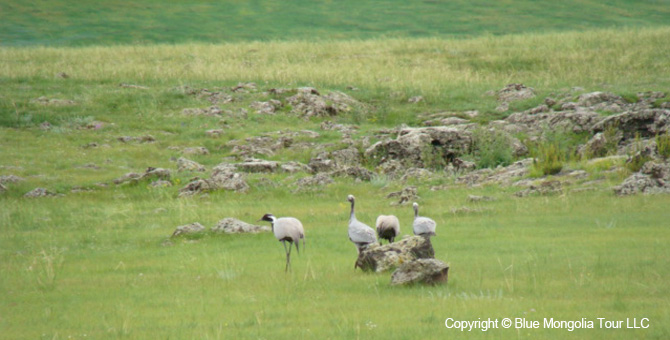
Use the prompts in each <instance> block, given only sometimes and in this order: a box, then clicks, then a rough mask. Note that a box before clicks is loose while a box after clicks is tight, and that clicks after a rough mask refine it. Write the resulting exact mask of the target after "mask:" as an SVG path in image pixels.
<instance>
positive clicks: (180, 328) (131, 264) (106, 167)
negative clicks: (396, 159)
mask: <svg viewBox="0 0 670 340" xmlns="http://www.w3.org/2000/svg"><path fill="white" fill-rule="evenodd" d="M388 3H391V2H388ZM190 4H192V3H188V4H187V3H181V4H178V3H174V5H172V6H170V7H168V8H164V7H162V6H163V5H162V4H159V3H157V2H145V3H137V2H136V3H133V5H129V4H121V3H117V2H113V1H112V2H105V4H93V3H88V2H82V3H79V4H77V5H78V6H74V5H72V4H71V3H68V5H67V6H66V5H65V4H64V3H59V2H39V1H32V2H31V1H28V2H22V4H21V5H18V4H8V3H2V4H0V46H2V47H0V88H2V91H0V176H2V175H16V176H20V177H22V178H24V179H25V180H24V181H22V182H18V183H9V184H6V187H7V191H5V192H1V193H0V339H35V338H38V339H107V338H126V339H233V338H256V339H263V338H266V339H270V338H271V339H285V338H328V339H336V338H346V339H353V338H360V339H369V338H379V339H388V338H398V339H416V338H428V339H436V338H464V339H470V338H496V339H499V338H500V339H512V338H515V339H537V338H548V339H565V338H579V339H587V338H588V339H631V338H634V339H667V338H669V337H670V312H669V311H668V308H667V306H668V304H669V303H670V291H669V289H670V288H669V287H670V286H668V284H667V282H668V279H670V263H669V262H670V250H669V249H668V247H667V245H668V243H669V241H670V232H669V231H668V228H667V225H668V222H667V220H668V213H667V207H668V204H670V196H668V195H653V196H643V195H640V196H632V197H616V196H614V194H613V193H612V190H611V187H612V186H614V185H618V184H619V183H621V181H622V180H623V179H624V178H625V177H627V176H628V175H630V171H629V170H626V169H625V168H624V169H622V170H620V171H618V172H614V173H608V172H605V171H604V170H607V169H608V168H609V165H611V164H610V163H607V164H606V165H607V166H605V165H601V166H597V165H596V166H594V165H589V164H588V163H586V161H584V160H580V159H575V160H569V161H568V162H566V164H565V167H566V168H572V169H585V170H587V171H588V172H589V177H588V179H587V180H598V181H599V182H598V184H597V185H596V186H595V187H596V188H597V190H594V191H584V192H571V191H570V190H569V189H570V188H569V187H568V188H567V189H566V190H565V192H564V193H562V194H556V195H549V196H533V197H526V198H518V197H515V196H514V195H513V194H514V193H515V192H516V191H518V190H520V189H521V188H518V187H500V186H496V185H490V186H483V187H477V188H469V187H465V186H458V185H454V184H453V183H454V178H453V177H452V176H449V175H445V174H441V175H437V176H435V177H433V178H432V179H429V180H409V181H408V182H407V183H402V182H399V181H392V180H389V179H387V178H385V177H384V176H377V177H375V178H373V180H371V181H370V182H362V183H357V182H355V181H354V180H352V179H349V178H336V179H335V183H333V184H331V185H329V186H327V187H324V188H322V189H318V190H310V191H302V192H297V193H293V192H292V190H293V186H292V184H293V183H294V182H295V181H296V180H297V179H298V178H300V177H304V176H306V174H297V175H289V174H282V173H279V174H270V175H263V174H250V175H248V182H249V185H250V189H249V191H248V192H246V193H233V192H226V191H218V192H213V193H211V194H209V195H208V196H204V197H200V196H196V197H194V198H177V195H178V190H179V189H180V188H181V187H183V185H184V184H185V183H187V182H188V181H189V180H190V179H191V178H192V177H194V176H202V174H198V173H192V172H185V173H177V172H176V171H174V170H175V168H176V165H175V162H174V159H175V158H177V157H180V156H181V153H180V152H179V151H178V150H175V149H174V147H177V148H183V147H190V146H204V147H206V148H207V149H208V150H209V151H210V154H209V155H194V156H187V157H188V158H190V159H193V160H195V161H198V162H200V163H201V164H203V165H205V166H206V167H207V168H208V170H209V169H211V168H212V167H214V166H215V165H217V164H219V163H221V162H223V161H224V160H225V159H226V157H228V156H230V154H231V151H232V150H231V149H232V147H231V146H230V145H229V144H228V142H229V141H231V140H233V139H238V140H243V139H244V138H248V137H253V136H259V135H263V134H271V133H273V132H275V131H278V130H283V131H296V130H303V129H308V130H313V131H317V132H319V133H320V136H319V137H317V138H315V139H309V140H308V141H311V142H315V143H322V144H328V145H329V147H330V148H337V147H338V146H341V145H340V143H341V138H342V136H341V134H340V133H339V132H335V131H323V130H321V128H320V125H321V123H323V122H324V121H325V120H333V121H335V122H336V123H343V124H356V125H357V126H358V127H359V129H358V130H357V131H356V132H355V133H354V134H353V136H352V137H353V138H354V139H355V140H357V141H359V140H361V139H363V138H365V137H369V138H370V139H371V141H372V142H374V141H376V140H377V138H378V137H376V136H375V132H376V131H378V130H379V129H381V128H387V127H395V126H398V125H400V124H403V123H404V124H408V125H410V126H418V125H419V124H421V122H422V120H423V119H424V118H423V117H424V116H425V115H426V114H431V113H439V112H445V111H453V112H457V113H458V112H461V111H465V110H478V111H479V112H480V116H479V117H478V118H477V122H479V123H486V122H488V121H490V120H493V119H500V118H504V117H505V116H506V115H508V114H509V113H510V112H512V111H516V110H524V109H527V108H531V107H535V106H537V105H538V104H540V103H541V102H542V101H543V100H544V98H545V97H547V96H554V95H556V94H561V93H566V92H569V91H570V89H571V88H573V87H576V86H578V87H582V88H583V90H582V91H583V92H586V91H611V92H613V93H616V94H619V95H624V96H627V97H632V96H634V95H635V94H636V93H638V92H644V91H664V92H666V93H667V92H669V91H668V89H669V88H670V75H669V74H668V73H667V70H668V69H670V45H668V44H667V41H668V37H670V28H668V27H667V26H661V25H660V24H664V23H665V19H667V17H668V6H667V5H668V3H667V1H655V2H654V1H645V2H633V1H617V2H612V3H610V4H609V5H604V4H599V3H598V2H593V1H571V2H562V3H561V4H560V5H557V4H553V3H552V4H549V3H547V4H545V5H543V6H539V5H537V2H515V4H514V6H513V7H511V5H510V3H509V2H499V3H498V2H495V3H489V2H486V3H484V2H447V3H439V2H429V1H426V2H422V3H420V4H411V8H410V3H405V2H402V3H400V2H397V3H396V2H393V5H389V4H387V3H386V2H384V3H376V4H375V5H374V6H378V8H372V6H373V5H371V4H367V5H361V4H359V3H348V2H323V3H315V4H313V5H314V6H302V5H304V4H301V2H293V3H291V6H295V8H293V9H287V8H284V7H282V6H279V3H274V2H251V3H248V4H247V3H242V2H235V3H232V2H231V3H228V4H225V5H222V4H218V3H213V2H209V3H204V2H203V3H199V4H197V5H190ZM187 5H189V7H188V9H185V7H186V6H187ZM317 5H318V6H321V7H320V8H319V9H316V10H317V11H318V12H319V13H320V15H323V17H321V16H317V15H312V14H313V12H310V11H314V10H315V7H316V6H317ZM103 6H107V7H103ZM286 6H288V5H286ZM356 6H360V7H356ZM73 8H74V9H73ZM324 8H325V9H328V10H323V9H324ZM388 8H390V9H388ZM575 8H579V9H582V10H581V11H576V10H575ZM159 9H160V11H159ZM331 9H332V11H330V10H331ZM502 9H505V10H504V11H503V10H502ZM298 11H306V12H298ZM345 12H346V13H347V14H348V15H347V16H345V15H343V13H345ZM203 13H205V14H206V15H208V18H209V19H208V20H202V21H201V22H202V25H203V26H202V27H200V26H195V24H194V23H200V21H198V20H194V19H193V18H194V17H199V16H203V15H205V14H203ZM230 13H236V14H235V15H230ZM296 13H301V15H296ZM405 13H408V14H407V15H400V14H405ZM454 13H457V14H454ZM516 13H523V16H522V18H524V19H526V21H524V25H520V24H518V22H519V15H517V14H516ZM14 14H15V15H14ZM302 14H304V15H302ZM308 14H309V15H308ZM429 14H430V15H429ZM447 14H449V15H453V16H454V17H458V18H459V20H447V21H445V20H444V16H446V15H447ZM596 14H598V15H596ZM226 15H227V16H228V17H226ZM331 15H332V17H330V16H331ZM295 17H301V18H302V17H304V18H309V20H310V21H306V22H300V20H298V21H296V20H293V18H295ZM343 17H346V18H347V20H349V21H346V22H344V21H341V20H342V19H341V18H343ZM35 18H40V19H45V18H46V19H48V20H46V19H45V20H35ZM212 18H213V19H216V20H211V19H212ZM269 18H272V20H276V25H259V24H257V23H266V22H268V20H270V19H269ZM368 18H369V19H368ZM389 18H393V19H392V20H391V19H389ZM305 20H307V19H305ZM221 22H225V23H226V24H225V25H221V24H220V23H221ZM273 22H275V21H273ZM112 23H113V25H112ZM411 25H416V26H411ZM175 27H178V28H180V29H178V30H173V28H175ZM241 27H242V28H247V27H251V28H249V29H241ZM305 27H309V28H310V29H309V30H308V29H306V28H305ZM394 27H398V29H397V30H396V29H395V28H394ZM408 27H412V28H411V29H410V28H408ZM182 28H183V29H182ZM584 28H594V29H589V30H585V31H581V32H577V30H580V29H584ZM228 30H230V31H228ZM538 31H542V32H543V33H538ZM380 32H382V33H380ZM84 33H86V34H88V35H86V36H78V35H77V34H84ZM504 33H520V34H513V35H502V34H504ZM289 35H290V37H289ZM68 37H73V38H68ZM456 37H457V38H456ZM351 38H355V39H351ZM359 38H360V39H363V38H371V39H367V40H358V39H359ZM294 39H303V40H306V41H295V40H294ZM342 39H345V40H342ZM244 40H286V41H272V42H258V41H256V42H253V41H244ZM185 41H187V42H188V43H183V44H182V43H180V44H173V43H177V42H185ZM221 41H225V43H220V44H211V43H212V42H217V43H218V42H221ZM116 44H130V45H123V46H122V45H119V46H108V45H116ZM103 45H107V46H103ZM26 46H30V47H26ZM61 72H64V73H66V74H67V75H68V77H67V78H62V77H59V76H57V75H58V74H59V73H61ZM239 82H255V83H256V84H257V85H258V88H259V91H258V92H252V93H237V94H232V95H233V96H234V97H235V99H236V100H235V101H234V102H232V103H229V104H222V105H221V106H222V108H224V109H229V110H231V112H239V110H241V109H247V110H248V111H249V112H248V114H247V115H235V114H232V115H228V116H225V117H206V116H195V117H192V116H185V115H183V114H182V110H183V109H185V108H204V107H208V106H210V105H211V103H209V102H208V101H206V100H204V99H197V98H196V97H195V96H191V95H188V94H186V93H185V92H184V91H183V90H181V88H182V86H190V87H192V88H196V89H200V88H209V89H212V90H221V91H225V92H227V93H229V92H230V91H229V90H228V89H229V88H230V87H231V86H234V85H236V84H238V83H239ZM121 83H124V84H131V85H139V86H143V87H146V88H132V87H131V88H128V87H121V86H119V84H121ZM508 83H524V84H526V85H528V86H532V87H533V88H535V89H536V91H537V94H538V95H537V97H536V98H534V99H529V100H525V101H520V102H516V103H513V104H512V105H511V110H510V111H507V112H502V113H501V112H497V111H496V110H495V107H496V106H497V102H496V98H495V96H491V95H488V94H486V93H487V92H488V91H492V90H494V91H495V90H498V89H500V88H502V87H503V86H504V85H506V84H508ZM298 86H314V87H317V88H318V89H320V90H322V91H329V90H339V91H343V92H346V93H347V94H349V95H351V96H352V97H354V98H356V99H358V100H360V101H361V102H363V103H365V104H366V105H367V110H360V111H359V110H354V111H352V112H348V113H344V114H342V115H339V116H337V117H328V118H313V119H311V120H304V119H302V118H299V117H297V116H293V115H287V114H277V115H274V116H269V115H260V114H256V113H254V112H253V111H252V110H250V109H249V105H250V103H251V102H252V101H255V100H267V99H268V98H269V97H268V96H266V95H264V94H263V93H262V92H263V91H265V90H268V89H270V88H274V87H286V88H288V87H298ZM352 87H354V88H357V90H352V89H351V88H352ZM416 95H422V96H424V98H425V100H424V101H423V102H420V103H418V104H409V103H408V102H407V100H408V98H410V97H412V96H416ZM42 96H44V97H47V98H50V99H62V100H72V101H74V103H73V104H72V105H62V106H59V105H42V104H40V103H37V102H35V101H34V99H36V98H39V97H42ZM603 114H607V113H603ZM44 122H48V123H49V125H50V128H49V129H43V128H41V125H42V124H43V123H44ZM214 128H220V129H223V130H224V134H223V136H221V137H220V138H212V137H209V136H207V135H206V134H205V130H208V129H214ZM146 135H151V136H153V137H154V138H155V140H156V141H155V142H153V143H140V142H133V141H131V142H126V143H124V142H121V141H119V140H118V138H119V137H121V136H131V137H141V136H146ZM300 138H306V137H296V141H298V142H300V141H302V140H301V139H300ZM306 140H307V139H306ZM314 152H315V151H314V150H309V149H308V150H303V151H293V150H280V151H278V152H276V153H275V154H273V155H272V156H269V157H264V158H270V159H273V160H278V161H289V160H297V161H301V162H305V163H306V162H308V161H309V159H310V158H311V157H313V156H315V154H314ZM368 166H369V167H371V165H368ZM147 167H163V168H168V169H171V170H173V176H172V178H171V182H172V184H173V186H171V187H151V186H150V185H149V184H150V183H149V182H148V181H142V182H140V183H138V184H135V185H121V186H116V185H113V184H111V183H112V181H113V180H114V179H115V178H118V177H120V176H122V175H123V174H125V173H128V172H131V171H133V172H143V171H144V170H145V169H146V168H147ZM101 183H102V184H105V185H101ZM406 185H416V186H417V187H418V191H419V196H420V197H421V199H420V203H421V206H422V208H421V209H422V210H421V213H422V215H426V216H430V217H432V218H433V219H435V220H436V221H437V223H438V236H437V237H435V238H434V239H433V245H434V248H435V251H436V257H437V258H438V259H441V260H443V261H445V262H448V263H449V264H450V266H451V268H450V272H449V282H448V284H446V285H441V286H412V287H391V286H390V285H389V282H390V273H383V274H371V273H363V272H361V271H360V270H354V269H353V264H354V261H355V258H356V250H355V247H354V246H353V245H352V244H351V243H350V242H349V240H348V239H347V223H348V216H349V215H348V214H349V205H348V202H347V201H346V196H347V195H348V194H354V195H356V197H357V217H358V219H359V220H361V221H364V222H366V223H368V224H373V222H374V219H375V218H376V216H377V215H378V214H382V213H384V214H395V215H397V216H398V217H399V218H400V221H401V230H402V234H411V221H412V216H413V215H412V214H413V212H412V210H411V207H409V206H401V207H398V206H391V205H390V203H391V202H392V200H391V199H387V198H385V197H386V195H387V194H388V193H390V192H393V191H397V190H400V189H402V188H403V187H405V186H406ZM434 186H446V187H447V188H448V189H444V190H436V191H433V190H430V188H431V187H434ZM35 187H45V188H47V189H49V190H50V191H52V192H55V193H59V194H63V195H64V196H62V197H49V198H37V199H29V198H24V197H23V195H24V194H25V193H26V192H28V191H30V190H32V189H33V188H35ZM73 189H75V191H73ZM471 194H474V195H489V196H493V197H495V198H497V200H496V201H493V202H483V203H472V202H469V201H468V200H467V197H468V195H471ZM466 208H467V209H466ZM468 211H469V212H468ZM268 212H271V213H274V214H275V215H277V216H295V217H298V218H299V219H301V220H302V222H303V224H304V225H305V229H306V234H307V249H306V251H305V252H303V253H301V254H300V255H295V256H293V262H292V263H293V266H292V267H293V270H292V271H291V272H289V273H287V274H286V273H284V261H285V257H284V253H283V247H282V246H281V244H280V243H279V242H277V241H276V240H275V238H274V237H273V235H271V234H259V235H205V236H203V237H196V238H178V239H171V238H170V235H171V233H172V232H173V231H174V230H175V228H176V227H177V226H180V225H184V224H188V223H192V222H200V223H202V224H203V225H204V226H205V227H208V228H209V227H212V226H214V225H215V224H216V222H218V221H219V220H221V219H223V218H225V217H235V218H238V219H241V220H244V221H247V222H254V221H256V220H258V219H259V218H260V217H261V216H262V215H263V214H265V213H268ZM446 318H453V319H455V320H467V321H473V320H478V319H480V318H481V319H488V318H491V319H498V320H502V318H511V319H515V318H526V320H529V321H535V320H537V321H540V324H543V321H544V319H545V318H547V319H550V318H554V319H555V320H564V321H571V320H572V321H575V320H581V319H582V318H585V319H587V320H589V321H593V322H594V323H595V329H575V330H573V331H570V330H568V329H547V328H544V327H540V328H539V329H515V328H514V327H513V328H511V329H490V330H488V331H486V332H483V331H481V330H472V331H470V332H468V331H465V332H461V331H460V330H456V329H447V328H446V327H445V319H446ZM598 318H606V319H607V320H623V321H624V324H623V325H624V328H623V329H601V328H600V327H599V324H598V323H599V321H598ZM643 318H646V319H648V325H649V328H644V329H639V328H638V329H634V328H631V329H627V328H625V326H626V323H625V321H626V320H627V319H629V320H630V321H631V322H632V321H633V319H635V320H637V326H639V325H640V321H641V320H642V319H643Z"/></svg>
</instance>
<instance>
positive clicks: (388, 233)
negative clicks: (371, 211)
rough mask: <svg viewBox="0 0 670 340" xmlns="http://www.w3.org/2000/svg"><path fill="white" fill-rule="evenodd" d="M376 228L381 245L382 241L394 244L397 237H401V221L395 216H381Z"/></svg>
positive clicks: (378, 218)
mask: <svg viewBox="0 0 670 340" xmlns="http://www.w3.org/2000/svg"><path fill="white" fill-rule="evenodd" d="M375 226H376V227H377V237H379V244H382V239H384V240H388V241H389V243H393V240H395V238H396V236H398V235H400V221H399V220H398V218H397V217H395V216H394V215H379V217H377V223H375Z"/></svg>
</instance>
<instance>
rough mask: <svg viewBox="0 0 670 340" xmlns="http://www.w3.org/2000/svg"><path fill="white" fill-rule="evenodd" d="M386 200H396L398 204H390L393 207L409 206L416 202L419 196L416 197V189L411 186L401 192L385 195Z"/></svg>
mask: <svg viewBox="0 0 670 340" xmlns="http://www.w3.org/2000/svg"><path fill="white" fill-rule="evenodd" d="M386 198H394V199H397V200H398V202H394V203H392V204H395V205H405V204H409V203H412V202H416V201H418V200H419V199H420V197H419V195H417V190H416V187H414V186H411V187H406V188H404V189H402V190H401V191H395V192H392V193H389V194H388V195H386Z"/></svg>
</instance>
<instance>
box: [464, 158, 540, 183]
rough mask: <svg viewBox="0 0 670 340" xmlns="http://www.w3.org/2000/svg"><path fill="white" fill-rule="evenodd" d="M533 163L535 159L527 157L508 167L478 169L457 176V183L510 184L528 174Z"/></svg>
mask: <svg viewBox="0 0 670 340" xmlns="http://www.w3.org/2000/svg"><path fill="white" fill-rule="evenodd" d="M531 164H533V159H532V158H526V159H524V160H521V161H518V162H514V163H512V164H511V165H508V166H506V167H498V168H495V169H480V170H476V171H473V172H470V173H468V174H465V175H463V176H460V177H458V178H456V183H459V184H467V185H469V186H475V185H482V184H503V185H510V184H512V183H514V182H516V181H518V180H520V179H521V178H522V177H524V176H526V175H527V174H528V172H529V167H530V166H531Z"/></svg>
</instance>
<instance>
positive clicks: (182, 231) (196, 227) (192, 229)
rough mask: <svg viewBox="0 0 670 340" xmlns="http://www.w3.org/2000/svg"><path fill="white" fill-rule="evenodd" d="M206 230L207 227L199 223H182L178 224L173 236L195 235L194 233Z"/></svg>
mask: <svg viewBox="0 0 670 340" xmlns="http://www.w3.org/2000/svg"><path fill="white" fill-rule="evenodd" d="M204 232H205V227H204V226H203V225H202V224H200V223H198V222H195V223H191V224H186V225H181V226H178V227H177V229H175V231H174V232H173V233H172V237H175V236H180V235H194V234H201V233H204Z"/></svg>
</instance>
